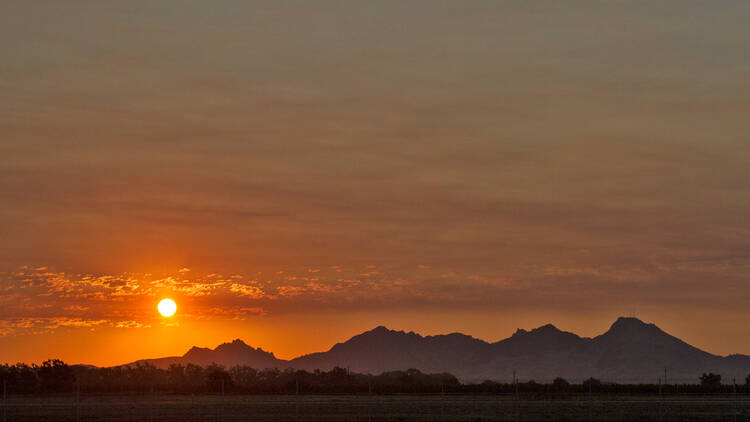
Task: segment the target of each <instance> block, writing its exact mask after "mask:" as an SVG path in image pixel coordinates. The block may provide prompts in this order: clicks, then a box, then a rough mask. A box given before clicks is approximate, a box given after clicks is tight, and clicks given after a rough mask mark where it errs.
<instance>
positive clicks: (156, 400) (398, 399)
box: [0, 395, 750, 422]
mask: <svg viewBox="0 0 750 422" xmlns="http://www.w3.org/2000/svg"><path fill="white" fill-rule="evenodd" d="M77 420H78V421H99V420H108V421H180V422H185V421H297V420H299V421H401V420H421V421H433V420H445V421H454V420H455V421H537V420H548V421H587V420H596V421H601V420H606V421H631V420H644V421H646V420H652V421H706V420H708V421H732V420H737V421H739V420H750V397H745V396H741V395H737V396H671V397H664V398H662V399H660V398H659V397H646V396H605V395H601V396H594V397H592V398H589V397H588V396H585V395H583V396H580V395H579V396H568V397H557V398H523V397H522V398H520V399H516V398H515V397H513V396H498V395H445V396H442V395H382V396H308V395H300V396H295V395H276V396H257V395H253V396H249V395H242V396H240V395H228V396H225V397H222V396H221V395H153V396H152V395H87V396H85V397H81V398H80V399H76V397H75V396H70V395H59V396H11V397H8V399H7V402H6V406H5V408H4V409H3V410H2V411H0V421H2V422H15V421H77Z"/></svg>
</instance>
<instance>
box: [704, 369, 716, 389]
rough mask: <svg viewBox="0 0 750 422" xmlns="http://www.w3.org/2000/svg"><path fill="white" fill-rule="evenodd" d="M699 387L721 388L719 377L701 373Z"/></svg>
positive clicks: (710, 373) (711, 373)
mask: <svg viewBox="0 0 750 422" xmlns="http://www.w3.org/2000/svg"><path fill="white" fill-rule="evenodd" d="M700 380H701V385H702V386H703V387H704V388H718V387H721V375H719V374H714V373H713V372H709V373H708V374H707V373H705V372H704V373H703V375H701V378H700Z"/></svg>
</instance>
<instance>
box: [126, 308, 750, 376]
mask: <svg viewBox="0 0 750 422" xmlns="http://www.w3.org/2000/svg"><path fill="white" fill-rule="evenodd" d="M137 363H150V364H153V365H155V366H157V367H160V368H166V367H168V366H169V365H171V364H183V365H186V364H188V363H192V364H197V365H202V366H206V365H209V364H212V363H216V364H219V365H223V366H226V367H231V366H235V365H247V366H252V367H254V368H258V369H263V368H279V369H285V368H295V369H302V370H308V371H312V370H315V369H320V370H330V369H332V368H333V367H335V366H339V367H343V368H349V369H350V370H352V371H355V372H360V373H373V374H379V373H381V372H386V371H392V370H404V369H408V368H416V369H419V370H421V371H423V372H449V373H451V374H453V375H455V376H457V377H458V378H459V379H461V380H462V381H466V382H481V381H484V380H487V379H489V380H495V381H501V382H508V381H510V380H511V378H512V374H513V372H514V371H515V373H516V374H517V376H518V378H519V379H520V380H532V379H533V380H535V381H537V382H548V381H551V380H552V379H554V378H555V377H558V376H559V377H563V378H565V379H567V380H569V381H572V382H579V381H581V380H583V379H587V378H589V377H595V378H598V379H601V380H602V381H606V382H619V383H657V382H659V381H661V382H664V379H663V377H664V370H665V368H666V370H667V380H666V381H667V382H670V383H696V382H697V381H698V377H699V376H700V375H701V374H702V373H703V372H714V373H718V374H721V375H722V377H723V379H724V380H725V382H731V380H732V379H733V378H736V379H738V380H740V381H741V382H742V381H744V380H745V377H746V376H747V375H748V374H750V356H747V355H742V354H732V355H728V356H726V357H722V356H719V355H715V354H711V353H709V352H706V351H703V350H701V349H698V348H696V347H694V346H692V345H690V344H688V343H686V342H684V341H682V340H680V339H679V338H677V337H674V336H672V335H670V334H668V333H666V332H665V331H663V330H661V329H660V328H659V327H657V326H656V325H655V324H651V323H645V322H643V321H641V320H639V319H637V318H632V317H620V318H618V319H617V320H616V321H615V322H614V323H613V324H612V325H611V326H610V328H609V329H608V330H607V331H606V332H604V333H602V334H600V335H598V336H595V337H581V336H578V335H577V334H575V333H571V332H567V331H562V330H560V329H558V328H557V327H555V326H554V325H552V324H546V325H543V326H540V327H537V328H534V329H532V330H529V331H527V330H524V329H520V328H519V329H518V330H517V331H516V332H515V333H514V334H513V335H512V336H510V337H508V338H506V339H503V340H499V341H497V342H494V343H490V342H486V341H484V340H481V339H477V338H474V337H472V336H469V335H466V334H462V333H450V334H439V335H431V336H422V335H420V334H417V333H415V332H413V331H410V332H405V331H396V330H390V329H388V328H387V327H385V326H382V325H381V326H377V327H375V328H373V329H372V330H369V331H365V332H363V333H360V334H357V335H355V336H353V337H351V338H350V339H348V340H346V341H344V342H339V343H336V344H334V345H333V346H332V347H331V348H330V349H329V350H327V351H323V352H316V353H310V354H306V355H302V356H299V357H296V358H294V359H291V360H284V359H278V358H276V356H275V355H274V354H273V353H270V352H267V351H264V350H263V349H261V348H254V347H251V346H249V345H247V344H245V343H244V342H243V341H242V340H240V339H236V340H234V341H232V342H231V343H223V344H221V345H219V346H217V347H216V348H215V349H210V348H200V347H192V348H191V349H190V350H188V352H186V353H185V354H184V355H183V356H173V357H165V358H158V359H142V360H139V361H136V362H133V363H131V364H128V365H133V364H137ZM660 378H662V379H661V380H660Z"/></svg>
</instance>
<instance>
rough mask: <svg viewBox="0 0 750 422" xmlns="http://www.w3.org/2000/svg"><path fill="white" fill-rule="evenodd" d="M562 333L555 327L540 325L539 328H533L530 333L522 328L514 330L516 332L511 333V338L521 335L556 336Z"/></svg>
mask: <svg viewBox="0 0 750 422" xmlns="http://www.w3.org/2000/svg"><path fill="white" fill-rule="evenodd" d="M557 333H562V331H560V329H559V328H557V327H555V326H554V325H552V324H546V325H542V326H541V327H537V328H533V329H532V330H531V331H526V330H524V329H523V328H518V329H516V332H515V333H513V337H518V336H523V335H545V334H557Z"/></svg>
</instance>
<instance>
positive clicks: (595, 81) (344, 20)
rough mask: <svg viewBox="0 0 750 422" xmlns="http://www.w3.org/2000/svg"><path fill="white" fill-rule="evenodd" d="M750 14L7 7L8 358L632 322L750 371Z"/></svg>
mask: <svg viewBox="0 0 750 422" xmlns="http://www.w3.org/2000/svg"><path fill="white" fill-rule="evenodd" d="M749 19H750V3H748V2H746V1H744V0H727V1H724V2H722V7H716V6H715V5H714V4H713V3H712V4H709V3H707V2H702V1H693V0H679V1H678V0H668V1H663V2H650V1H643V2H628V4H626V3H623V2H601V1H591V2H579V3H576V4H566V5H565V6H564V7H561V6H560V3H559V2H556V1H546V0H540V1H535V2H505V1H494V0H492V1H490V0H487V1H484V0H477V1H472V2H462V1H445V2H435V1H431V0H430V1H427V0H417V1H413V2H401V1H382V2H381V1H378V2H333V1H328V0H323V1H320V2H298V3H297V2H277V1H271V0H253V1H248V2H245V1H241V2H240V1H237V2H235V1H229V2H226V3H223V4H222V5H221V6H214V5H209V4H208V3H201V2H177V1H173V0H167V1H163V2H158V3H154V2H152V1H146V0H134V1H129V2H123V3H118V4H112V3H110V2H100V1H86V0H73V1H66V2H54V1H50V2H46V1H34V2H29V1H21V0H9V1H4V2H3V3H2V6H0V92H2V95H0V362H3V361H18V360H22V361H29V362H30V361H36V362H38V361H41V360H43V359H45V358H47V357H53V356H48V355H51V354H54V355H58V356H59V357H62V358H64V359H65V360H67V361H71V362H87V363H95V364H114V363H122V362H124V361H129V360H133V359H137V358H143V357H157V356H163V355H169V354H181V353H183V352H184V351H185V350H187V349H188V348H189V347H190V346H193V345H198V346H210V347H214V346H216V345H217V344H219V343H221V342H224V341H230V340H232V339H234V338H242V339H243V340H245V341H246V342H247V343H249V344H252V345H254V346H261V347H263V348H264V349H267V350H270V351H273V352H275V353H277V355H279V356H280V357H284V358H289V357H293V356H296V355H299V354H302V353H307V352H312V351H318V350H322V349H325V348H327V347H329V346H330V345H332V344H333V343H334V342H336V341H341V340H344V339H346V338H347V337H348V336H350V335H352V334H355V333H357V332H360V331H363V330H366V329H370V328H373V327H375V326H377V325H381V324H386V325H388V326H389V327H391V328H396V329H404V330H415V331H417V332H420V333H423V334H435V333H442V332H448V331H462V332H465V333H467V334H471V335H475V336H477V337H480V338H483V339H486V340H497V339H500V338H503V337H506V336H508V335H510V334H512V332H513V331H514V330H515V329H516V328H517V327H522V328H531V327H534V326H538V325H542V324H546V323H548V322H552V323H554V324H556V325H558V326H559V327H560V328H562V329H566V330H570V331H574V332H577V333H579V334H582V335H595V334H598V333H600V332H602V331H604V330H605V329H606V328H607V327H608V326H609V324H610V323H611V322H612V321H613V320H614V318H616V317H617V316H619V315H630V314H632V313H636V314H637V315H638V316H640V317H642V318H643V319H645V320H648V321H654V322H656V323H657V324H659V325H660V326H662V328H664V329H666V330H667V331H670V332H672V333H673V334H675V335H679V336H681V337H683V338H684V339H685V340H686V341H688V342H690V343H692V344H695V345H696V346H699V347H702V348H705V349H707V350H709V351H712V352H716V353H722V354H727V353H735V352H739V353H750V336H748V335H747V332H746V328H745V327H746V324H745V321H747V319H748V316H750V315H748V310H747V303H748V299H750V288H748V282H747V281H748V277H747V274H748V273H750V271H748V270H750V241H748V239H750V222H749V221H750V220H748V218H747V216H748V215H750V177H748V170H747V169H748V168H750V142H748V133H750V120H748V119H747V110H748V109H750V78H748V77H747V75H748V72H750V55H748V54H747V45H746V44H747V43H746V40H747V39H748V37H749V36H750V33H748V29H747V24H746V23H747V21H748V20H749ZM181 270H182V271H181ZM164 296H171V297H174V298H175V300H177V303H178V306H179V307H180V310H179V311H178V314H177V316H176V317H175V318H174V319H172V320H164V319H162V318H161V317H159V316H158V314H157V313H156V303H157V302H158V300H159V299H160V298H162V297H164ZM168 324H172V325H168ZM82 345H83V346H82Z"/></svg>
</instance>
